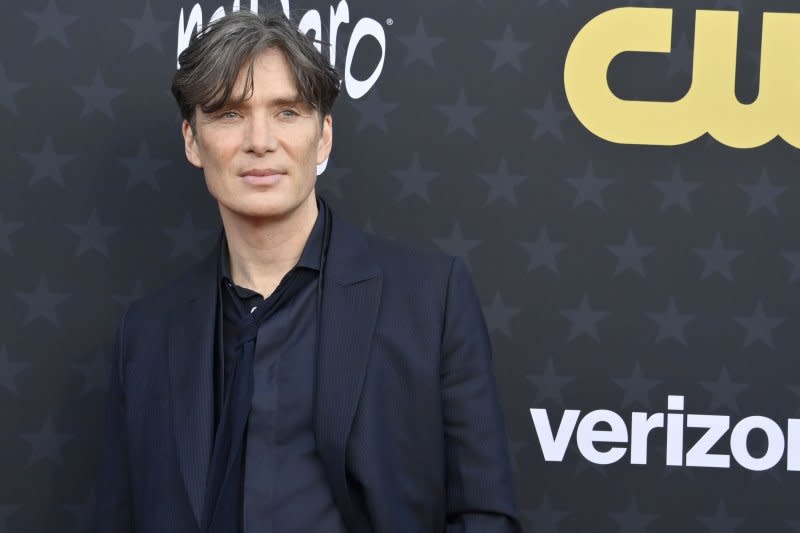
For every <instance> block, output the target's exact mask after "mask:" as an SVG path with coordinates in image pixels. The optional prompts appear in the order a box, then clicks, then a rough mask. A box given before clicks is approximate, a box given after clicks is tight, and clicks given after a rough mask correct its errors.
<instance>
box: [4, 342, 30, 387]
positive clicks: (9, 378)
mask: <svg viewBox="0 0 800 533" xmlns="http://www.w3.org/2000/svg"><path fill="white" fill-rule="evenodd" d="M29 366H30V363H17V362H14V361H12V360H11V359H9V358H8V350H7V349H6V347H5V346H0V386H3V387H5V388H6V389H8V390H9V391H10V392H12V393H14V394H17V393H18V392H19V391H18V390H17V381H16V380H17V376H18V375H20V374H21V373H22V372H23V371H24V370H25V369H26V368H28V367H29Z"/></svg>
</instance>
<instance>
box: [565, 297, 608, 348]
mask: <svg viewBox="0 0 800 533" xmlns="http://www.w3.org/2000/svg"><path fill="white" fill-rule="evenodd" d="M561 314H562V315H564V316H565V317H566V318H567V319H568V320H569V321H570V331H569V338H568V339H567V342H570V341H572V340H574V339H575V338H577V337H579V336H581V335H588V336H589V337H591V338H592V339H594V340H595V341H597V342H600V339H599V338H598V333H597V323H598V322H600V321H601V320H603V319H604V318H606V317H607V316H608V315H609V314H610V313H607V312H605V311H592V309H591V307H589V296H588V295H586V294H584V295H583V298H582V299H581V303H580V305H578V307H577V308H576V309H565V310H564V311H561Z"/></svg>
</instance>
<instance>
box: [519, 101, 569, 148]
mask: <svg viewBox="0 0 800 533" xmlns="http://www.w3.org/2000/svg"><path fill="white" fill-rule="evenodd" d="M525 112H526V113H527V114H528V115H530V116H531V118H533V120H534V122H536V130H535V131H534V132H533V140H534V141H537V140H539V138H540V137H542V136H544V135H546V134H548V133H549V134H550V135H552V136H553V137H555V138H556V139H557V140H559V141H561V142H563V141H564V135H563V133H562V132H561V123H562V122H564V120H566V119H567V117H568V116H569V115H570V114H569V113H568V112H567V111H561V110H559V109H557V108H556V106H555V104H554V103H553V95H552V94H550V93H548V94H547V97H546V98H545V100H544V104H543V105H542V107H540V108H538V109H526V110H525Z"/></svg>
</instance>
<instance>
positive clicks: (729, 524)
mask: <svg viewBox="0 0 800 533" xmlns="http://www.w3.org/2000/svg"><path fill="white" fill-rule="evenodd" d="M697 519H698V520H699V521H700V522H702V523H703V524H704V525H705V526H706V528H707V529H708V531H710V532H711V533H727V532H729V531H733V530H734V529H736V528H737V527H739V524H741V523H742V522H743V520H742V519H741V518H734V517H732V516H731V515H729V514H728V511H727V509H725V502H724V501H722V500H720V501H719V505H717V510H716V512H715V513H714V514H713V515H705V516H698V517H697Z"/></svg>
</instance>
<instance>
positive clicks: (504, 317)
mask: <svg viewBox="0 0 800 533" xmlns="http://www.w3.org/2000/svg"><path fill="white" fill-rule="evenodd" d="M518 314H519V309H517V308H515V307H507V306H506V304H505V303H504V302H503V297H502V296H501V295H500V293H499V292H497V293H495V295H494V300H492V304H491V305H490V306H488V307H486V306H484V307H483V315H484V317H485V318H486V326H487V329H488V330H489V333H494V332H495V331H498V330H499V331H501V332H502V333H503V334H504V335H505V336H506V337H508V338H509V339H510V338H511V327H510V326H509V322H510V321H511V319H512V318H514V317H515V316H517V315H518Z"/></svg>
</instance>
